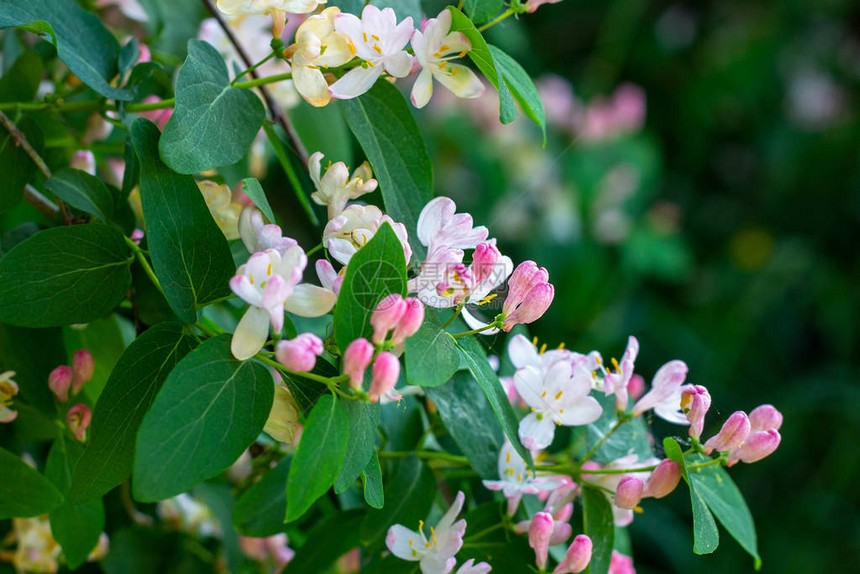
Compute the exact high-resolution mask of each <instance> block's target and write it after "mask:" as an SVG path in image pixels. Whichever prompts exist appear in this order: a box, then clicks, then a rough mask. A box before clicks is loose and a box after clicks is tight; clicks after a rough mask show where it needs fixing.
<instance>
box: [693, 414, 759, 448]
mask: <svg viewBox="0 0 860 574" xmlns="http://www.w3.org/2000/svg"><path fill="white" fill-rule="evenodd" d="M749 434H750V420H749V418H748V417H747V414H746V413H745V412H743V411H737V412H736V413H732V416H730V417H729V418H728V420H726V422H725V423H723V427H722V428H721V429H720V432H719V433H717V434H716V435H714V436H712V437H711V438H709V439H708V440H707V441H705V444H704V445H703V446H704V447H705V452H706V453H708V454H711V451H713V450H714V449H716V450H718V451H720V452H723V451H727V450H731V449H733V448H735V447H738V446H740V445H741V444H742V443H743V442H744V440H746V438H747V435H749Z"/></svg>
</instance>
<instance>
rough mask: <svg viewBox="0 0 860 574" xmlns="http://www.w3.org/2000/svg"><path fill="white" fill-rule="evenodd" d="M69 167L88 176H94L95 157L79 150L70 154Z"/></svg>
mask: <svg viewBox="0 0 860 574" xmlns="http://www.w3.org/2000/svg"><path fill="white" fill-rule="evenodd" d="M69 167H70V168H72V169H79V170H81V171H85V172H87V173H88V174H90V175H95V174H96V156H94V155H93V152H91V151H90V150H88V149H81V150H78V151H76V152H75V153H73V154H72V160H71V161H70V162H69Z"/></svg>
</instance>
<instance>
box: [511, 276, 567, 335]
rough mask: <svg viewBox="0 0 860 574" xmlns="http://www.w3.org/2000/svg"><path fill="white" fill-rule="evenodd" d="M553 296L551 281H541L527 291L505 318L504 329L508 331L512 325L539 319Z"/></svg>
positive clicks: (553, 289) (553, 290)
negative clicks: (519, 302) (523, 298)
mask: <svg viewBox="0 0 860 574" xmlns="http://www.w3.org/2000/svg"><path fill="white" fill-rule="evenodd" d="M554 297H555V287H553V286H552V284H551V283H541V284H540V285H538V286H537V287H535V288H534V289H532V290H531V291H529V292H528V295H526V298H525V300H524V301H523V302H522V304H520V306H519V307H517V308H516V309H515V310H514V311H513V312H511V314H510V315H508V316H507V317H506V318H505V331H510V330H511V329H512V328H513V326H514V325H520V324H522V325H526V324H528V323H533V322H535V321H537V320H538V319H540V318H541V317H542V316H543V314H544V313H546V310H547V309H549V306H550V305H551V304H552V300H553V298H554ZM506 302H507V301H506Z"/></svg>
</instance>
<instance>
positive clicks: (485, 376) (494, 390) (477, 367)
mask: <svg viewBox="0 0 860 574" xmlns="http://www.w3.org/2000/svg"><path fill="white" fill-rule="evenodd" d="M457 347H458V348H459V349H460V351H461V352H462V353H463V357H464V358H465V359H466V365H467V367H468V368H469V371H470V372H471V373H472V376H473V377H475V379H476V380H477V381H478V384H479V385H481V389H483V391H484V394H485V395H486V396H487V399H488V400H489V401H490V406H491V407H492V408H493V411H494V412H495V413H496V418H497V419H498V421H499V423H500V424H501V425H502V430H503V431H504V433H505V434H506V435H507V437H508V439H509V440H510V441H511V444H512V445H513V447H514V450H516V451H517V453H518V454H519V455H520V456H521V457H523V460H525V461H526V463H527V464H528V465H529V466H530V467H531V468H532V470H534V461H533V460H532V453H531V452H529V450H528V449H527V448H526V447H524V446H523V445H522V443H521V442H520V438H519V436H518V434H517V429H518V428H519V424H520V423H519V420H517V415H516V413H515V412H514V408H513V407H512V406H511V403H510V402H509V401H508V396H507V394H506V393H505V389H504V388H502V383H501V382H500V381H499V377H498V375H496V373H495V371H493V369H492V368H491V367H490V363H489V361H488V360H487V353H486V352H485V351H484V348H483V347H481V344H480V343H479V342H478V341H476V340H475V339H474V338H473V337H460V338H459V339H457ZM496 454H498V452H497V453H496Z"/></svg>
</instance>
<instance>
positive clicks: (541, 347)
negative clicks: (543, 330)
mask: <svg viewBox="0 0 860 574" xmlns="http://www.w3.org/2000/svg"><path fill="white" fill-rule="evenodd" d="M545 352H546V343H544V344H543V345H541V346H540V351H538V355H543V354H544V353H545Z"/></svg>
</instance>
